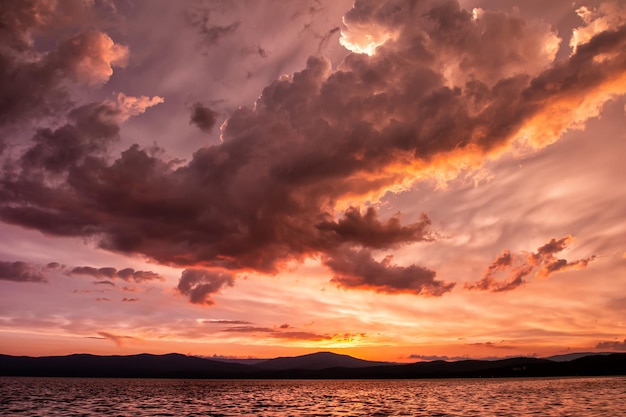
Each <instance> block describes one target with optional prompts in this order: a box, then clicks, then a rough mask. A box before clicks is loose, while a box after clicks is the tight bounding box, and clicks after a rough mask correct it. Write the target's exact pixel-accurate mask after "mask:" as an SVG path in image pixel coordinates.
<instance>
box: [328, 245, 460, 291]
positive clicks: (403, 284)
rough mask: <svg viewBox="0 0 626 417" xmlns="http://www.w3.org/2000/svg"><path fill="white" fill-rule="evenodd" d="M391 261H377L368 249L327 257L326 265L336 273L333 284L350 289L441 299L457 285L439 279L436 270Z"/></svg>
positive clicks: (385, 259) (342, 252) (347, 251)
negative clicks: (441, 296) (436, 277)
mask: <svg viewBox="0 0 626 417" xmlns="http://www.w3.org/2000/svg"><path fill="white" fill-rule="evenodd" d="M392 260H393V259H392V256H387V257H385V258H384V259H383V260H382V261H380V262H378V261H376V260H375V259H374V258H373V257H372V254H371V252H370V251H368V250H360V251H350V250H343V251H341V252H337V253H336V254H331V255H328V256H327V257H326V258H325V259H324V263H325V264H326V265H327V266H328V267H329V268H330V269H331V270H332V271H333V273H334V277H333V278H332V280H331V282H333V283H334V284H336V285H338V286H339V287H343V288H348V289H366V290H372V291H375V292H379V293H384V294H399V293H409V294H416V295H420V294H421V295H431V296H440V295H442V294H444V293H446V292H448V291H450V290H452V288H453V287H454V283H445V282H443V281H438V280H436V279H435V275H436V273H435V271H431V270H430V269H426V268H422V267H420V266H417V265H410V266H407V267H402V266H398V265H394V264H392Z"/></svg>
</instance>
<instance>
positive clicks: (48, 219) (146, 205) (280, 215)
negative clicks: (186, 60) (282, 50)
mask: <svg viewBox="0 0 626 417" xmlns="http://www.w3.org/2000/svg"><path fill="white" fill-rule="evenodd" d="M194 19H196V20H193V19H192V20H193V21H194V22H195V23H194V24H196V25H197V26H198V28H199V30H200V31H201V32H202V33H203V34H204V35H206V37H207V38H206V39H207V41H209V43H210V42H216V41H217V40H219V38H220V36H224V35H226V34H227V33H230V32H232V31H234V30H236V28H237V27H236V24H233V25H227V26H211V25H209V15H208V14H205V15H202V14H200V16H199V17H197V18H194ZM345 23H346V30H345V31H344V32H345V33H344V34H342V36H343V37H344V40H343V42H344V44H346V45H347V46H349V47H351V48H353V49H356V47H355V45H357V44H359V45H361V46H367V45H365V44H363V42H371V41H372V39H374V40H380V41H381V42H380V43H381V45H380V46H378V48H377V49H376V54H375V55H373V56H368V55H365V54H356V53H354V54H349V55H348V56H347V57H346V59H345V60H344V62H343V63H342V64H341V65H340V66H339V68H338V69H336V70H333V69H332V68H331V65H330V62H329V61H328V60H326V59H323V58H319V57H312V58H310V59H309V60H308V61H307V64H306V68H304V69H303V70H302V71H300V72H297V73H295V74H293V76H289V77H281V78H280V79H278V80H276V81H274V82H273V83H271V84H270V85H269V86H268V87H267V88H265V89H264V90H263V92H262V95H261V97H260V98H259V99H258V101H257V102H256V103H255V105H254V107H253V108H250V107H245V106H244V107H240V108H238V109H237V110H235V111H234V112H233V113H232V114H231V115H230V117H229V118H228V120H227V123H225V125H224V127H223V130H222V132H221V133H222V138H223V140H224V141H223V143H221V144H220V145H215V146H208V147H204V148H201V149H199V150H197V151H196V152H195V153H194V155H193V157H192V158H191V160H190V161H189V162H188V163H187V164H186V165H183V164H181V163H180V161H170V160H167V159H165V157H164V155H165V153H164V152H158V151H157V150H155V149H141V148H140V147H139V146H137V145H133V146H130V147H129V148H128V149H127V150H125V151H124V152H122V154H121V155H120V156H119V157H118V158H117V159H114V160H112V159H110V158H109V157H107V155H105V154H104V152H102V149H104V148H106V146H108V144H109V143H110V142H111V141H113V140H114V139H116V138H117V125H118V124H119V123H120V122H121V121H123V120H125V119H124V117H122V116H119V117H113V118H112V119H110V120H112V122H113V123H112V124H107V123H104V124H103V123H102V120H103V119H101V117H104V116H103V114H104V115H106V111H105V110H106V108H99V107H97V106H98V105H95V104H94V105H92V107H91V108H89V109H83V110H82V113H79V114H78V115H75V116H74V117H73V118H72V117H70V120H69V121H68V123H67V124H66V125H65V126H62V127H61V128H59V129H56V130H47V131H46V130H44V131H40V132H39V133H38V134H37V135H36V136H35V137H34V138H33V145H32V146H31V147H30V149H28V150H26V152H25V153H24V155H23V156H22V157H21V159H20V160H19V162H20V163H19V164H17V166H16V167H14V168H13V169H12V170H10V171H6V172H5V173H4V175H3V176H2V180H1V182H0V197H1V198H0V219H2V221H4V222H7V223H12V224H17V225H21V226H25V227H29V228H34V229H38V230H40V231H42V232H44V233H47V234H50V235H57V236H80V237H92V238H94V239H96V240H97V241H98V243H99V246H100V247H102V248H105V249H109V250H112V251H116V252H122V253H127V254H141V255H144V256H147V257H148V258H150V259H152V260H154V261H157V262H160V263H162V264H167V265H172V266H179V267H185V268H194V269H187V270H186V271H185V272H184V273H183V275H182V276H181V279H180V283H179V286H178V289H179V291H180V292H181V293H183V294H185V295H187V296H188V297H189V298H190V300H191V301H192V302H194V303H205V304H211V303H212V302H213V301H212V299H211V298H210V295H211V294H214V293H216V292H218V291H219V290H220V289H222V288H224V287H225V286H230V285H232V284H233V279H234V275H233V274H234V273H236V272H238V271H249V270H254V271H257V272H262V273H277V272H279V271H281V270H282V268H283V267H284V266H285V265H286V264H287V263H289V262H291V261H302V260H304V259H306V258H310V257H320V258H321V259H323V262H324V264H325V265H327V266H328V267H329V268H330V270H331V271H332V273H333V275H334V278H333V282H334V283H335V284H337V285H339V286H342V287H345V288H353V289H369V290H374V291H377V292H381V293H389V294H394V293H402V292H405V293H412V294H423V295H442V294H444V293H445V292H447V291H450V290H451V289H452V287H453V286H454V284H453V283H447V282H444V281H439V280H436V279H435V276H436V274H435V271H432V270H430V269H428V268H426V267H422V266H419V265H409V266H399V265H394V264H392V263H391V258H389V257H387V258H384V260H383V261H381V262H379V261H376V260H375V256H378V255H385V253H382V254H379V253H373V252H371V251H374V250H376V251H385V250H390V249H393V248H397V247H399V246H401V245H403V244H408V243H412V242H419V241H430V240H433V233H431V232H430V231H429V226H430V221H429V220H428V218H427V217H423V218H421V219H420V220H418V221H417V222H414V223H411V224H406V225H403V224H401V222H400V220H399V217H398V216H393V217H391V218H388V219H379V217H380V215H379V213H378V212H377V210H376V209H373V208H368V209H366V210H365V211H364V212H363V211H361V210H359V209H357V208H355V207H354V206H355V205H357V204H362V203H363V201H366V200H369V201H376V200H377V199H378V198H380V197H381V196H382V195H383V194H384V193H385V192H386V191H388V190H389V189H394V190H402V189H407V188H408V187H410V186H411V185H412V184H413V182H415V181H416V180H418V179H422V178H430V177H432V176H433V173H436V174H437V175H440V176H443V177H453V176H454V175H456V174H457V173H458V172H459V171H460V170H463V169H468V168H473V167H477V166H479V165H480V163H481V162H482V161H483V160H484V159H485V158H486V157H488V156H493V155H497V154H498V153H500V152H502V151H503V150H505V149H508V148H509V147H510V146H512V144H513V143H514V141H515V140H516V139H518V138H519V137H524V138H526V136H528V135H526V134H525V133H528V132H531V133H533V132H534V134H533V135H530V136H529V137H528V138H527V139H524V140H526V141H527V142H528V143H527V144H530V145H532V146H537V147H541V146H545V145H547V144H548V143H552V142H554V141H556V140H557V139H558V138H559V137H560V135H561V134H562V133H563V132H564V131H565V130H566V129H568V128H570V127H572V126H580V125H581V124H582V123H583V122H584V121H585V120H586V119H587V118H588V117H591V116H594V115H595V114H596V113H594V112H593V111H591V112H590V113H589V114H587V113H585V112H583V111H577V110H578V108H579V107H580V108H585V109H587V108H594V109H595V108H599V105H600V104H602V103H603V102H604V101H606V100H607V99H608V98H607V97H609V96H610V95H609V94H608V93H607V91H606V90H607V89H608V88H609V87H610V89H611V94H612V95H618V94H623V93H624V92H626V80H624V74H625V73H626V59H625V53H624V51H626V28H613V29H615V30H607V31H605V32H602V33H599V34H597V35H595V36H592V37H590V40H589V42H588V43H586V44H581V45H579V46H578V47H577V49H576V53H574V54H573V55H572V56H571V57H569V58H567V59H564V60H562V61H559V62H557V63H554V64H552V58H553V56H554V54H555V53H556V50H557V46H558V40H557V39H556V35H555V34H554V33H553V32H552V31H551V29H550V28H549V27H548V26H546V25H544V24H541V23H538V22H527V21H524V20H522V19H521V18H520V17H516V16H510V15H506V14H504V13H500V12H487V11H485V12H484V13H483V14H481V15H480V16H477V17H474V16H472V14H471V13H469V12H468V11H466V10H463V9H461V8H460V6H459V4H458V3H457V2H456V1H447V2H433V1H415V2H404V1H399V0H389V1H384V2H381V1H364V0H360V1H357V2H356V3H355V5H354V8H353V9H352V10H351V11H350V12H349V13H348V14H347V15H346V18H345ZM213 29H215V30H213ZM366 35H367V36H366ZM368 36H369V37H368ZM72 39H74V40H70V41H69V42H70V44H68V45H69V46H67V48H68V49H67V51H66V50H65V49H63V48H60V49H59V51H57V52H56V55H54V56H51V57H50V58H49V60H51V62H53V63H54V65H56V66H57V67H58V66H59V65H60V64H58V63H57V62H63V63H67V68H69V69H68V70H65V72H64V74H68V76H70V78H71V77H74V78H77V79H78V78H81V76H82V75H83V74H90V77H91V78H89V80H91V82H95V81H96V80H103V79H105V76H106V74H107V73H109V72H108V71H110V65H109V66H107V65H106V63H107V62H109V63H111V62H113V61H111V59H104V58H103V59H100V58H102V57H103V56H104V57H105V58H106V57H108V56H113V55H115V54H114V52H115V51H116V50H115V48H114V44H112V43H108V41H107V39H105V38H103V37H102V36H97V35H89V36H87V35H84V37H80V38H72ZM385 39H386V42H385V43H383V41H384V40H385ZM109 40H110V39H109ZM96 41H97V42H96ZM90 42H93V43H95V44H97V45H99V47H100V49H97V48H96V50H99V51H109V52H110V53H111V54H113V55H110V54H109V55H106V54H104V52H103V53H102V54H98V53H95V54H94V56H93V57H92V56H91V55H89V54H91V52H89V51H90V49H89V48H85V45H88V44H90ZM111 42H112V41H111ZM107 48H108V49H107ZM118 52H119V50H118ZM120 55H121V53H120ZM56 56H63V59H59V60H57V59H56V58H55V57H56ZM85 56H88V57H90V58H89V59H86V58H85V59H83V57H85ZM53 58H54V59H53ZM120 59H121V58H120ZM92 61H93V62H92ZM46 62H47V61H46ZM76 63H88V64H89V65H87V64H85V65H77V64H76ZM92 64H93V65H92ZM42 65H43V64H42ZM50 65H52V64H50ZM62 68H65V67H62ZM61 72H63V71H61ZM98 74H100V78H98V77H97V76H96V75H98ZM622 84H624V86H622ZM26 95H27V96H28V97H29V100H36V99H37V98H36V94H35V93H34V92H32V93H30V92H28V90H27V92H26ZM581 100H584V101H581ZM581 103H583V104H584V106H583V104H581ZM115 108H117V109H118V110H119V111H122V110H120V109H122V108H123V107H120V106H118V107H115V106H113V107H112V109H113V111H114V110H115ZM563 109H567V110H563ZM88 110H89V111H88ZM557 110H558V111H557ZM583 113H584V114H583ZM90 115H91V116H90ZM104 120H105V121H107V120H109V119H107V118H106V117H105V119H104ZM81 123H82V124H81ZM91 126H94V128H93V129H91ZM537 126H541V129H540V130H539V129H538V128H537ZM533 129H535V130H533ZM523 133H524V134H523ZM520 140H521V139H520ZM65 148H67V149H68V152H67V154H66V153H63V152H62V150H63V149H65ZM34 167H39V168H37V170H38V171H39V172H37V175H30V170H31V168H34ZM351 205H352V207H351ZM343 207H351V208H348V209H346V210H345V211H344V210H342V209H341V208H343ZM538 253H541V251H539V252H538ZM541 256H544V257H542V258H541V259H542V260H541V262H540V271H543V272H540V274H545V275H546V276H548V275H549V274H550V273H553V272H555V271H562V270H564V269H568V268H573V267H582V266H583V264H585V265H586V263H585V262H588V260H581V261H576V262H579V263H578V264H575V263H568V262H566V263H565V264H563V263H562V262H561V261H560V260H559V259H557V258H556V257H554V256H552V257H550V256H548V257H545V256H547V255H541ZM502 261H504V260H502ZM529 262H530V261H529ZM529 265H530V264H529ZM532 267H533V268H535V267H536V266H535V265H532ZM196 268H197V269H196ZM202 268H207V271H205V270H203V269H202ZM502 268H504V267H503V266H494V267H493V268H492V269H491V270H490V271H491V272H488V273H487V276H486V279H487V281H486V282H485V283H483V284H480V285H478V287H477V289H487V288H488V289H491V290H494V291H506V290H509V289H512V288H515V287H517V286H519V285H521V284H522V283H523V282H524V278H525V277H526V276H527V275H528V272H527V271H526V269H524V268H521V269H519V270H515V269H513V270H512V275H511V276H510V277H509V278H508V280H507V281H505V282H504V283H499V284H493V283H492V281H490V280H492V279H493V275H494V274H496V273H501V272H503V271H504V269H502ZM216 269H218V270H219V271H220V272H215V270H216ZM224 270H231V271H232V272H224ZM480 287H485V288H480Z"/></svg>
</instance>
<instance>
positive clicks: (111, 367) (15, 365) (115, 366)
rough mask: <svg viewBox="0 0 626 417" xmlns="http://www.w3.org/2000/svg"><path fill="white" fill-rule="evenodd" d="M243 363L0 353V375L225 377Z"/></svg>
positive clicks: (241, 371) (168, 357)
mask: <svg viewBox="0 0 626 417" xmlns="http://www.w3.org/2000/svg"><path fill="white" fill-rule="evenodd" d="M249 372H250V369H249V368H248V367H247V366H246V365H240V364H234V363H233V364H226V363H223V362H218V361H212V360H208V359H201V358H196V357H193V356H185V355H180V354H177V353H171V354H168V355H149V354H141V355H130V356H96V355H87V354H77V355H69V356H44V357H38V358H33V357H28V356H7V355H0V375H20V376H67V377H69V376H71V377H137V378H152V377H163V378H177V377H180V378H194V377H202V378H227V377H235V376H241V375H245V374H246V373H249Z"/></svg>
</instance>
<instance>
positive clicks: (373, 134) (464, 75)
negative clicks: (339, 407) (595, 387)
mask: <svg viewBox="0 0 626 417" xmlns="http://www.w3.org/2000/svg"><path fill="white" fill-rule="evenodd" d="M0 19H1V22H0V80H1V82H0V353H2V354H11V355H29V356H49V355H65V354H72V353H92V354H103V355H109V354H136V353H143V352H146V353H154V354H162V353H170V352H178V353H183V354H190V355H201V356H207V357H228V358H269V357H277V356H295V355H301V354H306V353H312V352H317V351H332V352H336V353H342V354H350V355H352V356H356V357H359V358H363V359H371V360H386V361H396V362H415V361H420V360H435V359H444V360H458V359H464V358H488V359H492V358H504V357H510V356H538V357H542V356H549V355H555V354H564V353H571V352H579V351H598V352H600V351H603V352H606V351H609V352H611V351H615V352H618V351H626V295H625V294H626V233H624V231H625V230H626V203H625V202H626V164H624V162H623V159H624V156H625V155H626V4H624V3H623V2H621V1H618V0H607V1H595V0H590V1H582V0H581V1H578V0H577V1H571V0H555V1H550V2H546V1H538V0H526V1H512V0H498V1H496V0H405V1H403V0H356V1H355V2H352V1H347V0H310V1H309V0H293V1H278V0H231V1H227V0H181V1H176V2H173V1H166V0H150V1H148V0H57V1H55V0H25V1H22V0H8V1H3V2H2V3H1V4H0Z"/></svg>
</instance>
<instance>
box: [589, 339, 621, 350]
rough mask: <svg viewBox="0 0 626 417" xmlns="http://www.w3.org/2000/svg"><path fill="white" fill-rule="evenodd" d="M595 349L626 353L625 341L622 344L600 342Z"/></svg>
mask: <svg viewBox="0 0 626 417" xmlns="http://www.w3.org/2000/svg"><path fill="white" fill-rule="evenodd" d="M596 349H610V350H617V351H626V339H624V341H623V342H612V341H607V342H600V343H598V344H597V345H596Z"/></svg>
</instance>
